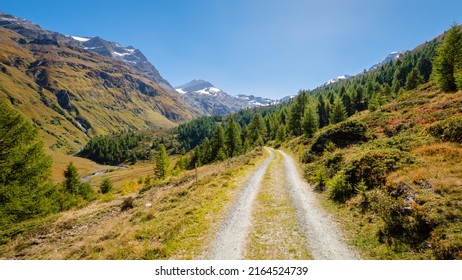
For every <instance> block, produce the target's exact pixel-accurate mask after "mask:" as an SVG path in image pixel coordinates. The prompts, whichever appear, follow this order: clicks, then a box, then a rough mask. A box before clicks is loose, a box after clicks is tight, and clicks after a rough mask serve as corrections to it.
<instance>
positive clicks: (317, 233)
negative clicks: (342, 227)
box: [278, 150, 358, 260]
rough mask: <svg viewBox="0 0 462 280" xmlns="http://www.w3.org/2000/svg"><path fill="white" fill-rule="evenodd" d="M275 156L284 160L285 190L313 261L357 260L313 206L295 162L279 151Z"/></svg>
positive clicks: (307, 188)
mask: <svg viewBox="0 0 462 280" xmlns="http://www.w3.org/2000/svg"><path fill="white" fill-rule="evenodd" d="M278 152H279V153H281V154H282V155H283V156H284V166H285V175H286V182H287V186H288V188H289V192H290V196H291V198H292V201H293V204H294V206H295V208H296V211H297V214H298V220H299V224H300V226H301V228H302V229H303V231H304V232H305V234H306V236H307V238H308V244H307V246H308V249H309V250H310V252H311V254H312V256H313V258H314V259H319V260H334V259H337V260H347V259H357V258H358V256H357V255H356V254H355V252H353V251H352V250H350V249H349V248H348V246H347V245H346V244H345V243H344V242H343V241H342V239H341V237H340V234H339V233H338V231H337V229H336V227H335V225H334V223H333V222H332V221H331V220H330V218H329V216H328V215H327V214H326V213H325V212H324V211H323V209H322V208H321V207H320V205H319V204H318V203H317V200H316V198H315V196H314V193H313V191H312V188H311V187H310V186H309V185H308V184H307V183H306V182H305V181H304V180H303V179H302V178H301V176H300V174H299V172H298V169H297V165H296V164H295V161H294V160H293V159H292V158H291V157H290V156H288V155H287V154H286V153H284V152H283V151H280V150H279V151H278Z"/></svg>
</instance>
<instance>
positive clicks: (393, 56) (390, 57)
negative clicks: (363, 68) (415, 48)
mask: <svg viewBox="0 0 462 280" xmlns="http://www.w3.org/2000/svg"><path fill="white" fill-rule="evenodd" d="M404 53H405V51H394V52H391V53H389V54H388V55H387V56H386V57H385V58H384V59H383V60H382V61H380V62H379V63H377V64H374V65H372V67H371V68H369V71H372V70H375V69H377V68H379V67H380V66H381V65H383V64H385V63H388V62H390V61H393V60H395V59H397V58H400V57H401V56H402V55H403V54H404Z"/></svg>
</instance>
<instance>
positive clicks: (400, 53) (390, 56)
mask: <svg viewBox="0 0 462 280" xmlns="http://www.w3.org/2000/svg"><path fill="white" fill-rule="evenodd" d="M405 53H406V51H395V52H391V53H389V54H388V55H387V56H386V57H385V58H384V59H382V60H381V61H380V62H378V63H376V64H374V65H372V66H371V67H369V70H368V71H367V72H369V71H373V70H375V69H378V68H379V67H380V66H382V65H383V64H386V63H388V62H390V61H393V60H395V59H398V58H400V57H402V56H403V55H404V54H405ZM351 77H354V75H341V76H338V77H337V78H334V79H331V80H329V81H327V82H326V83H324V85H325V86H327V85H330V84H333V83H336V82H338V81H342V80H346V79H349V78H351Z"/></svg>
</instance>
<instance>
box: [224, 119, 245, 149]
mask: <svg viewBox="0 0 462 280" xmlns="http://www.w3.org/2000/svg"><path fill="white" fill-rule="evenodd" d="M225 143H226V153H227V155H228V156H230V157H234V156H237V155H239V154H240V153H241V149H242V142H241V129H240V127H239V124H237V123H236V121H235V120H234V119H233V118H231V120H230V121H229V123H228V126H227V128H226V141H225Z"/></svg>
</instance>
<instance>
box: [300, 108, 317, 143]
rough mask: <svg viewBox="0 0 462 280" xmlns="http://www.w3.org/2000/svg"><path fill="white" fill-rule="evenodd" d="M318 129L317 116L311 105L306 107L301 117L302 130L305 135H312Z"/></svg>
mask: <svg viewBox="0 0 462 280" xmlns="http://www.w3.org/2000/svg"><path fill="white" fill-rule="evenodd" d="M318 129H319V116H318V113H317V112H316V109H315V107H314V106H313V105H310V106H308V107H307V109H306V111H305V116H304V117H303V132H304V133H305V135H306V136H307V137H313V135H314V133H315V132H316V131H317V130H318Z"/></svg>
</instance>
